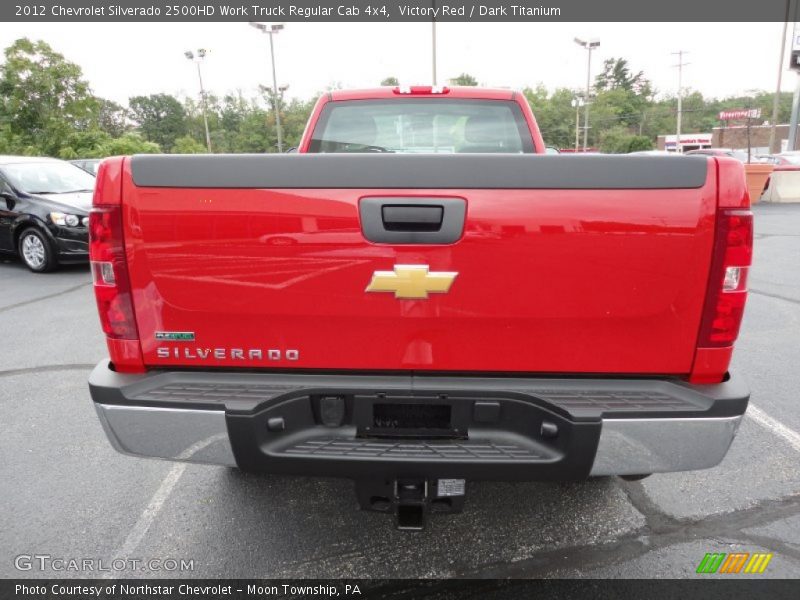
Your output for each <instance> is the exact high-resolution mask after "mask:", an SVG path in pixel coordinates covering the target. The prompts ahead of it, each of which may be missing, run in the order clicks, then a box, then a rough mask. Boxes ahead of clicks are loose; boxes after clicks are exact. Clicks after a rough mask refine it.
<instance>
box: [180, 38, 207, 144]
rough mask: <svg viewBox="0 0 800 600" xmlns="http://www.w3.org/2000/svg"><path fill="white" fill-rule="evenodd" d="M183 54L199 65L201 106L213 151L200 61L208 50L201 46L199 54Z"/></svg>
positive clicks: (187, 52)
mask: <svg viewBox="0 0 800 600" xmlns="http://www.w3.org/2000/svg"><path fill="white" fill-rule="evenodd" d="M183 55H184V56H185V57H186V58H188V59H189V60H191V61H194V63H195V64H196V65H197V79H198V80H199V81H200V108H201V109H202V111H203V125H204V127H205V130H206V148H208V151H209V152H211V134H210V133H209V131H208V116H207V115H206V110H207V109H206V91H205V89H204V88H203V74H202V72H201V71H200V62H201V61H202V60H203V59H204V58H205V57H206V50H205V49H203V48H200V49H199V50H198V51H197V55H195V53H194V52H192V51H191V50H187V51H186V52H184V53H183Z"/></svg>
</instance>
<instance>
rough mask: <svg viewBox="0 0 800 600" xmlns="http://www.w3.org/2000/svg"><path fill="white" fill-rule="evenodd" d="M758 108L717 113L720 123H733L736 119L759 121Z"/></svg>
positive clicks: (759, 110)
mask: <svg viewBox="0 0 800 600" xmlns="http://www.w3.org/2000/svg"><path fill="white" fill-rule="evenodd" d="M760 118H761V109H760V108H749V109H748V108H741V109H737V110H723V111H720V113H719V120H720V121H734V120H736V119H760Z"/></svg>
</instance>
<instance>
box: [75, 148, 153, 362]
mask: <svg viewBox="0 0 800 600" xmlns="http://www.w3.org/2000/svg"><path fill="white" fill-rule="evenodd" d="M121 166H122V159H111V160H106V161H104V162H103V163H102V164H101V165H100V170H99V171H98V173H97V187H96V190H95V195H94V207H93V208H92V210H91V212H90V213H89V259H90V261H91V269H92V279H93V283H94V294H95V298H96V300H97V310H98V313H99V315H100V324H101V325H102V327H103V331H104V332H105V334H106V341H107V342H108V349H109V354H110V357H111V362H112V363H113V365H114V367H115V368H116V370H118V371H122V372H140V371H143V370H144V365H143V362H142V357H141V349H140V344H139V332H138V330H137V327H136V318H135V315H134V311H133V300H132V297H131V285H130V278H129V277H128V266H127V262H126V257H125V240H124V233H123V223H122V205H121V204H120V200H121V198H120V197H121V183H120V179H121V170H122V169H121Z"/></svg>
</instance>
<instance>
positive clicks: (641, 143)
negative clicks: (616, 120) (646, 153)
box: [600, 126, 653, 154]
mask: <svg viewBox="0 0 800 600" xmlns="http://www.w3.org/2000/svg"><path fill="white" fill-rule="evenodd" d="M652 149H653V141H652V140H651V139H650V138H649V137H645V136H641V135H632V134H631V133H629V132H628V130H627V129H626V128H625V127H621V126H617V127H614V128H612V129H609V130H607V131H605V132H603V134H602V138H601V140H600V150H601V151H602V152H608V153H611V154H627V153H628V152H637V151H640V150H652Z"/></svg>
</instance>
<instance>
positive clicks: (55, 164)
mask: <svg viewBox="0 0 800 600" xmlns="http://www.w3.org/2000/svg"><path fill="white" fill-rule="evenodd" d="M94 183H95V178H94V177H93V176H92V175H90V174H89V173H87V172H86V171H84V170H82V169H80V168H78V167H76V166H75V165H71V164H70V163H68V162H65V161H63V160H56V159H53V158H33V157H28V156H0V252H3V253H8V254H17V255H19V257H20V258H21V259H22V262H23V263H25V265H26V266H27V267H28V268H29V269H30V270H31V271H36V272H37V273H44V272H46V271H51V270H53V269H55V268H56V267H57V266H58V265H59V264H64V263H80V262H86V261H88V259H89V233H88V232H89V230H88V225H89V209H90V208H91V205H92V192H93V191H94Z"/></svg>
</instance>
